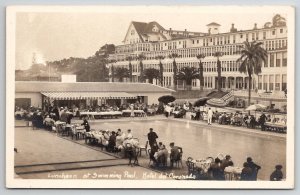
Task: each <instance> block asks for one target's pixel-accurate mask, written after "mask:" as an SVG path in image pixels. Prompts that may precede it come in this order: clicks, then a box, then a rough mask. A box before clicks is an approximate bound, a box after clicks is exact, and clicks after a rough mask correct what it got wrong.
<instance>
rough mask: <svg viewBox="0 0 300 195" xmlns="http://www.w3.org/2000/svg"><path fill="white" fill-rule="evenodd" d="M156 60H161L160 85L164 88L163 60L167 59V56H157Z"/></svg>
mask: <svg viewBox="0 0 300 195" xmlns="http://www.w3.org/2000/svg"><path fill="white" fill-rule="evenodd" d="M155 59H156V60H159V64H158V65H159V81H160V85H161V86H163V81H164V67H163V64H162V62H161V61H162V60H163V59H165V56H161V55H159V56H156V57H155Z"/></svg>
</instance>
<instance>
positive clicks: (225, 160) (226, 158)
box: [221, 155, 233, 171]
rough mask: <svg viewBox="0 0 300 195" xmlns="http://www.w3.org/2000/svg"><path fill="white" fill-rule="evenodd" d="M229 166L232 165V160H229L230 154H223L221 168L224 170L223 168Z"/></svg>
mask: <svg viewBox="0 0 300 195" xmlns="http://www.w3.org/2000/svg"><path fill="white" fill-rule="evenodd" d="M229 166H233V162H232V160H231V156H230V155H226V156H225V159H224V160H222V162H221V168H222V169H223V171H224V169H225V168H226V167H229Z"/></svg>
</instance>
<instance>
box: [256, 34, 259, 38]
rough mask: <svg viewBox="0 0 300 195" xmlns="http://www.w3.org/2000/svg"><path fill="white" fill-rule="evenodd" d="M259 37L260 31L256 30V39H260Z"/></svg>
mask: <svg viewBox="0 0 300 195" xmlns="http://www.w3.org/2000/svg"><path fill="white" fill-rule="evenodd" d="M258 39H259V33H258V32H256V40H258Z"/></svg>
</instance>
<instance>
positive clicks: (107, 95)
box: [41, 92, 136, 100]
mask: <svg viewBox="0 0 300 195" xmlns="http://www.w3.org/2000/svg"><path fill="white" fill-rule="evenodd" d="M41 94H43V95H44V96H47V97H49V98H50V99H54V100H81V99H136V96H134V95H131V94H129V93H125V92H41Z"/></svg>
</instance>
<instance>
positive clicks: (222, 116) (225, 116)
mask: <svg viewBox="0 0 300 195" xmlns="http://www.w3.org/2000/svg"><path fill="white" fill-rule="evenodd" d="M222 110H223V109H222ZM188 112H189V113H190V114H191V119H192V120H204V121H207V124H208V125H211V124H212V123H218V124H222V125H235V126H245V127H247V128H252V129H255V128H261V130H262V131H265V130H267V129H266V125H265V124H266V123H272V124H274V125H280V126H286V122H287V119H286V117H281V118H279V117H272V116H271V114H266V113H264V112H260V114H257V115H256V114H255V115H251V114H249V113H246V112H240V111H231V112H230V111H224V110H223V111H221V112H218V111H217V109H215V111H213V110H212V108H211V107H208V106H199V107H195V106H192V104H191V103H184V104H183V105H179V104H172V103H169V104H167V105H165V107H164V113H165V116H166V117H170V116H174V118H184V117H186V116H187V113H188ZM275 130H276V128H275Z"/></svg>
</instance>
